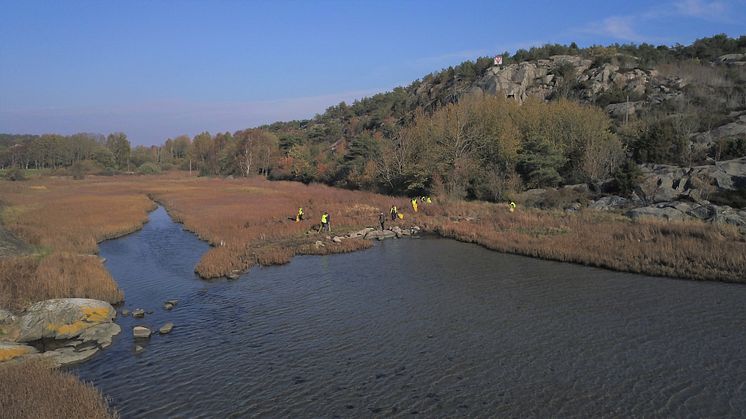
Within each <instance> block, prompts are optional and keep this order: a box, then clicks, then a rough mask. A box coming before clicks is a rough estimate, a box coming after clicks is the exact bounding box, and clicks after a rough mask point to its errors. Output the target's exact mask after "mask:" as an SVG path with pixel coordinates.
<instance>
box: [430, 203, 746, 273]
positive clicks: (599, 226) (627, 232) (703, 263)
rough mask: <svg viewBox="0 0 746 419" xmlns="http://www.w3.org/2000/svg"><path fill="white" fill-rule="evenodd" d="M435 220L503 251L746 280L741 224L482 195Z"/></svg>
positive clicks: (442, 229)
mask: <svg viewBox="0 0 746 419" xmlns="http://www.w3.org/2000/svg"><path fill="white" fill-rule="evenodd" d="M465 217H468V219H469V221H467V220H466V219H465ZM427 223H428V224H427V225H426V227H427V228H428V229H430V230H433V231H436V232H437V233H439V234H441V235H442V236H444V237H450V238H454V239H456V240H460V241H466V242H472V243H478V244H480V245H483V246H485V247H487V248H489V249H493V250H498V251H503V252H510V253H517V254H522V255H528V256H533V257H540V258H544V259H551V260H557V261H563V262H573V263H580V264H584V265H590V266H598V267H603V268H609V269H614V270H619V271H626V272H636V273H644V274H651V275H662V276H671V277H680V278H689V279H699V280H719V281H730V282H746V240H745V238H744V237H743V235H742V234H741V233H740V232H739V231H738V229H736V228H735V227H733V226H723V225H712V224H706V223H703V222H699V221H691V222H665V221H659V220H652V219H650V220H643V221H632V220H629V219H627V218H626V217H622V216H620V215H614V214H608V213H600V212H596V211H584V212H581V213H579V214H566V213H562V212H549V211H539V210H519V211H517V212H515V213H511V212H509V211H508V208H507V206H505V205H496V204H477V203H462V204H454V205H451V206H447V207H445V208H444V209H443V212H442V213H441V214H438V215H436V216H435V217H433V219H431V220H428V221H427Z"/></svg>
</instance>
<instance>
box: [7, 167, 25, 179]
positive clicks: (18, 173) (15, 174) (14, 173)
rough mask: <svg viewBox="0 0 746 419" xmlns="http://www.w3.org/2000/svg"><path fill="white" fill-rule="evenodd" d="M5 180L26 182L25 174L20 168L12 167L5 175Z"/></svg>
mask: <svg viewBox="0 0 746 419" xmlns="http://www.w3.org/2000/svg"><path fill="white" fill-rule="evenodd" d="M5 178H6V179H8V180H12V181H17V180H26V172H25V171H24V170H23V169H21V168H20V167H14V168H12V169H10V170H8V172H7V173H5Z"/></svg>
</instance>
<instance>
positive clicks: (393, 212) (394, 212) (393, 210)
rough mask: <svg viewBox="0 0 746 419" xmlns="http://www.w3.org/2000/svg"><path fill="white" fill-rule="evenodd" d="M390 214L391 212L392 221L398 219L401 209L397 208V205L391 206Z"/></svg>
mask: <svg viewBox="0 0 746 419" xmlns="http://www.w3.org/2000/svg"><path fill="white" fill-rule="evenodd" d="M389 214H391V221H396V217H398V214H399V210H398V209H397V208H396V205H392V206H391V209H390V210H389Z"/></svg>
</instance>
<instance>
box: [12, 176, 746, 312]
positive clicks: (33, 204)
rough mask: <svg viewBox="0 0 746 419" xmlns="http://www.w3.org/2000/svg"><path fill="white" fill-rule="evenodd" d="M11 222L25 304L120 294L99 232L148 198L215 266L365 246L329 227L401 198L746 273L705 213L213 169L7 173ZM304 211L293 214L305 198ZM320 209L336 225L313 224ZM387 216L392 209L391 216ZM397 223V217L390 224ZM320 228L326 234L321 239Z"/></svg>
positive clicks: (578, 245) (549, 242)
mask: <svg viewBox="0 0 746 419" xmlns="http://www.w3.org/2000/svg"><path fill="white" fill-rule="evenodd" d="M0 194H2V200H3V201H4V202H5V204H6V207H5V209H4V210H3V213H2V215H3V218H2V219H3V222H4V224H5V227H6V228H7V229H8V230H10V231H12V232H13V233H15V234H16V235H18V236H19V237H21V238H22V239H24V240H26V241H27V242H29V243H31V244H32V245H34V246H36V248H37V249H39V254H38V255H36V256H35V257H36V259H34V258H33V257H25V258H15V259H6V260H3V261H2V262H0V269H2V271H0V298H2V300H0V305H6V306H11V307H14V308H18V307H21V306H23V305H24V304H27V303H28V302H31V301H35V300H38V299H44V298H51V297H62V296H88V297H91V298H100V299H104V300H107V301H118V300H120V299H121V293H119V291H118V289H116V285H115V284H114V282H113V280H112V279H111V277H110V276H109V275H108V273H106V271H105V269H104V268H103V266H102V265H101V261H100V260H99V259H98V258H97V257H95V256H92V255H95V253H96V251H97V249H96V243H97V242H99V241H101V240H104V239H107V238H112V237H116V236H119V235H122V234H126V233H128V232H130V231H134V230H136V229H138V228H140V226H141V225H142V223H143V222H144V221H145V220H146V219H147V218H146V211H147V210H149V209H152V208H153V206H154V204H153V202H152V201H151V200H154V201H157V202H159V203H161V204H163V205H164V206H165V207H166V209H167V210H168V211H169V213H170V214H171V216H172V217H173V218H174V219H175V220H176V221H178V222H181V223H183V224H184V226H185V227H186V228H187V229H189V230H190V231H193V232H194V233H195V234H197V235H198V236H199V237H200V238H202V239H203V240H206V241H207V242H209V243H210V244H211V245H212V246H213V247H212V248H211V249H210V250H209V251H208V252H206V253H205V254H204V255H203V257H202V259H201V260H200V262H199V263H198V265H197V266H196V268H195V270H196V272H197V273H198V274H199V275H200V276H202V277H203V278H216V277H222V276H228V275H232V274H235V273H238V272H244V271H246V270H247V269H249V268H250V267H252V266H254V265H257V264H259V265H275V264H283V263H287V262H289V261H290V260H291V259H292V257H293V256H295V255H299V254H314V255H316V254H332V253H343V252H350V251H356V250H360V249H365V248H367V247H370V246H371V244H370V243H369V242H367V241H364V240H359V239H346V240H344V241H342V243H339V244H337V243H333V242H332V241H331V240H329V238H331V237H333V236H334V235H343V234H345V233H347V232H350V231H353V230H359V229H361V228H363V227H372V226H375V225H376V224H377V219H378V213H379V212H381V211H383V212H384V213H386V214H388V208H389V207H390V206H391V205H392V204H395V205H397V206H398V207H399V208H400V209H401V210H402V211H403V212H404V213H405V218H404V220H398V221H396V222H395V223H396V224H398V225H401V226H410V225H419V226H421V227H423V228H424V229H425V230H426V231H431V232H434V233H437V234H440V235H442V236H444V237H450V238H454V239H457V240H460V241H465V242H473V243H478V244H480V245H483V246H485V247H487V248H490V249H494V250H498V251H503V252H510V253H516V254H522V255H527V256H533V257H540V258H545V259H552V260H558V261H566V262H573V263H580V264H585V265H590V266H599V267H604V268H609V269H615V270H620V271H629V272H637V273H645V274H652V275H665V276H672V277H681V278H691V279H702V280H722V281H733V282H746V241H745V240H744V236H743V235H742V234H741V233H739V232H738V230H736V229H734V228H731V227H729V226H718V225H712V224H705V223H701V222H686V223H674V222H670V223H669V222H664V221H653V220H648V221H637V222H635V221H631V220H629V219H628V218H626V217H623V216H621V215H618V214H613V213H602V212H596V211H590V210H588V211H581V212H579V213H576V214H566V213H564V212H552V211H540V210H528V209H522V208H519V209H518V210H517V211H516V212H514V213H510V212H509V211H508V209H507V206H506V205H502V204H490V203H480V202H463V201H450V202H448V201H447V202H443V203H434V204H431V205H421V206H420V212H418V213H416V214H415V213H413V212H412V210H411V208H410V207H409V203H408V199H406V198H393V197H389V196H384V195H379V194H374V193H368V192H360V191H349V190H342V189H337V188H331V187H328V186H324V185H304V184H301V183H296V182H270V181H267V180H264V179H262V178H258V177H257V178H251V179H214V178H212V179H211V178H195V177H187V176H185V175H184V174H167V175H161V176H148V177H137V176H134V177H100V178H95V177H92V178H88V179H85V180H83V181H72V180H67V179H52V178H47V179H41V180H38V181H33V182H28V183H22V184H19V183H11V182H0ZM148 198H150V199H148ZM299 206H300V207H303V208H304V211H305V214H306V220H305V221H303V222H300V223H296V222H295V221H294V216H295V213H296V211H297V209H298V207H299ZM323 211H328V212H329V214H330V215H331V225H332V233H331V234H327V233H321V234H319V233H318V232H317V229H318V224H319V221H320V217H321V214H322V212H323ZM387 223H391V221H387ZM389 225H390V224H389ZM318 240H321V241H322V242H323V243H324V246H316V245H315V244H314V243H315V242H316V241H318Z"/></svg>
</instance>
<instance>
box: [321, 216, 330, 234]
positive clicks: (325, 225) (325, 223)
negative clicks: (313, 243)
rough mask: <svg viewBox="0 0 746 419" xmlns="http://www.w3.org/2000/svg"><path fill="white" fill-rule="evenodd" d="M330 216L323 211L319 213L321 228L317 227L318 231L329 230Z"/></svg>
mask: <svg viewBox="0 0 746 419" xmlns="http://www.w3.org/2000/svg"><path fill="white" fill-rule="evenodd" d="M330 218H331V217H329V213H328V212H326V211H324V213H323V214H321V228H319V233H320V232H322V231H324V230H326V231H327V232H331V231H332V228H331V226H330V224H329V223H330V222H331V220H330Z"/></svg>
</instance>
